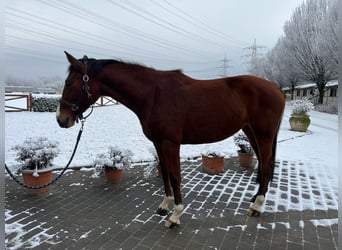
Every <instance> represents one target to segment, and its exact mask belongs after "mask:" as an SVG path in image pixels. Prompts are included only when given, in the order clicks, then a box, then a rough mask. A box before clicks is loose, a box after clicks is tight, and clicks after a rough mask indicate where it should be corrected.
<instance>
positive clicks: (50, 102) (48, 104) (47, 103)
mask: <svg viewBox="0 0 342 250" xmlns="http://www.w3.org/2000/svg"><path fill="white" fill-rule="evenodd" d="M58 103H59V99H58V98H56V97H35V96H33V97H32V110H33V112H56V110H57V106H58Z"/></svg>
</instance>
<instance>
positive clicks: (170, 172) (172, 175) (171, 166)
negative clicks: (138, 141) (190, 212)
mask: <svg viewBox="0 0 342 250" xmlns="http://www.w3.org/2000/svg"><path fill="white" fill-rule="evenodd" d="M156 148H158V149H157V152H158V156H159V160H160V161H161V167H162V169H161V170H162V175H163V180H164V186H165V193H166V195H165V197H164V200H163V202H162V203H161V204H160V205H159V208H158V211H157V212H158V213H159V214H163V215H165V214H166V213H167V212H168V205H169V203H170V201H171V200H172V198H171V197H170V195H171V190H170V186H171V187H172V191H173V195H174V201H175V207H174V210H173V213H172V215H171V216H170V218H169V219H168V220H167V221H166V223H165V226H166V227H168V228H173V227H175V226H179V224H180V217H181V215H182V212H183V209H184V206H183V204H182V196H181V170H180V160H179V149H180V145H179V144H175V143H173V142H171V141H163V142H162V143H161V144H157V146H156Z"/></svg>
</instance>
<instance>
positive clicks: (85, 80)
mask: <svg viewBox="0 0 342 250" xmlns="http://www.w3.org/2000/svg"><path fill="white" fill-rule="evenodd" d="M83 61H84V72H83V76H82V81H83V86H82V89H83V90H84V92H85V94H86V95H87V97H88V99H91V98H92V95H91V93H90V88H89V76H88V57H87V56H86V55H84V56H83ZM59 103H61V104H63V105H65V106H68V107H69V108H70V109H71V110H72V111H73V112H74V113H75V114H76V122H78V120H79V119H80V120H82V119H84V118H83V114H81V113H79V111H80V107H79V106H78V105H77V104H74V103H70V102H68V101H65V100H63V99H62V98H61V99H60V100H59Z"/></svg>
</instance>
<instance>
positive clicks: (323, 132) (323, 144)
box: [5, 105, 337, 168]
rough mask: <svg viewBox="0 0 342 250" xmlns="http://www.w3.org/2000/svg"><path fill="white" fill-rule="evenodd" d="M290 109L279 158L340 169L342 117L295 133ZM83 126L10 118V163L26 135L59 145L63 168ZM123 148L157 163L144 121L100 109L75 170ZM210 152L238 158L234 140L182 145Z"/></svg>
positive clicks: (194, 152)
mask: <svg viewBox="0 0 342 250" xmlns="http://www.w3.org/2000/svg"><path fill="white" fill-rule="evenodd" d="M289 115H290V110H289V109H288V108H287V109H286V110H285V113H284V117H283V122H282V124H281V129H280V132H279V136H278V141H279V144H278V150H277V158H278V159H286V160H296V161H298V160H299V161H315V162H316V163H322V164H324V165H327V166H329V167H332V168H337V115H329V114H325V113H320V112H315V111H312V112H311V113H310V115H311V120H312V122H311V123H312V124H311V125H310V127H309V131H308V132H307V133H300V132H294V131H290V130H289V128H290V126H289V123H288V118H289ZM79 128H80V124H77V125H76V126H74V127H72V128H70V129H63V128H60V127H59V126H58V124H57V122H56V118H55V113H37V112H20V113H6V114H5V150H6V151H5V152H6V163H7V165H9V166H11V167H12V168H14V167H15V166H16V165H18V163H17V162H16V161H15V152H14V151H13V150H12V147H13V146H15V145H17V144H21V143H22V142H23V141H24V140H25V138H26V137H30V136H46V137H48V138H49V139H51V140H55V141H58V142H59V148H60V150H61V153H60V155H59V156H58V157H57V158H56V159H55V160H54V164H55V165H56V167H63V166H64V165H65V164H66V163H67V161H68V159H69V157H70V155H71V152H72V150H73V147H74V143H75V141H76V136H77V133H78V130H79ZM115 145H117V146H120V147H122V148H126V149H130V150H131V151H132V152H133V153H134V157H133V160H134V161H135V162H140V161H151V160H152V159H153V156H152V154H151V153H150V150H149V149H150V148H152V143H151V142H150V141H149V140H147V139H146V138H145V136H144V135H143V133H142V129H141V126H140V123H139V120H138V118H137V117H136V116H135V114H134V113H133V112H131V111H130V110H129V109H127V108H126V107H124V106H123V105H114V106H107V107H97V108H94V112H93V114H92V115H91V116H90V117H89V118H88V119H87V121H86V122H85V126H84V132H83V135H82V138H81V142H80V145H79V148H78V150H77V153H76V155H75V158H74V160H73V162H72V164H71V166H89V165H92V163H93V161H94V159H95V156H96V155H97V154H99V153H105V152H107V150H108V147H109V146H115ZM208 148H210V149H215V150H219V151H221V152H222V153H223V154H224V155H225V156H226V157H229V156H232V155H236V149H237V148H236V146H235V145H234V143H233V139H232V137H230V138H228V139H226V140H224V141H221V142H218V143H212V144H201V145H182V147H181V157H182V158H183V159H186V158H193V157H197V156H200V154H201V152H204V151H206V150H207V149H208Z"/></svg>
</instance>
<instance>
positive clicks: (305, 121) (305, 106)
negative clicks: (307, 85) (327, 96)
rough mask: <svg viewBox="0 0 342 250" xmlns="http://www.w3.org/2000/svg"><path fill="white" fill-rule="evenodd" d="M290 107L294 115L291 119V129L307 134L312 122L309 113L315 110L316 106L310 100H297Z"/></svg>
mask: <svg viewBox="0 0 342 250" xmlns="http://www.w3.org/2000/svg"><path fill="white" fill-rule="evenodd" d="M290 105H291V107H292V114H291V117H290V119H289V122H290V126H291V129H292V130H294V131H299V132H306V131H307V129H308V127H309V125H310V122H311V121H310V116H309V115H308V114H307V113H308V112H309V111H310V110H313V108H314V105H313V104H312V102H311V101H309V100H295V101H293V102H291V103H290Z"/></svg>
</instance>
